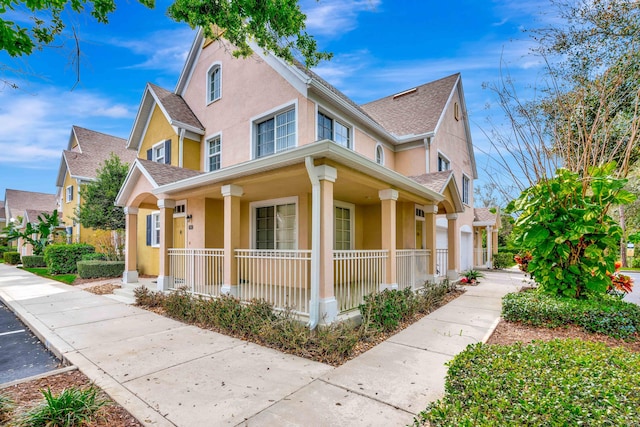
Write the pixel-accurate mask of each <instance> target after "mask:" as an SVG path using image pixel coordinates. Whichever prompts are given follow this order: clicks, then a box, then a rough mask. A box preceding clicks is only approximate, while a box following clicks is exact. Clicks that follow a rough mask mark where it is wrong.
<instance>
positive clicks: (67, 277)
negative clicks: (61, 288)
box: [22, 267, 76, 285]
mask: <svg viewBox="0 0 640 427" xmlns="http://www.w3.org/2000/svg"><path fill="white" fill-rule="evenodd" d="M22 269H23V270H24V271H28V272H29V273H32V274H36V275H38V276H41V277H46V278H47V279H52V280H57V281H58V282H62V283H66V284H67V285H70V284H72V283H73V281H74V280H76V275H75V274H58V275H52V274H49V271H48V270H47V269H46V268H24V267H22Z"/></svg>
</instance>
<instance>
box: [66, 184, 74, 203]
mask: <svg viewBox="0 0 640 427" xmlns="http://www.w3.org/2000/svg"><path fill="white" fill-rule="evenodd" d="M66 200H67V203H69V202H71V201H72V200H73V185H70V186H68V187H67V188H66Z"/></svg>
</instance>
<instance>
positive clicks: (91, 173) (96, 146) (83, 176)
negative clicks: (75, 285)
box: [56, 126, 136, 245]
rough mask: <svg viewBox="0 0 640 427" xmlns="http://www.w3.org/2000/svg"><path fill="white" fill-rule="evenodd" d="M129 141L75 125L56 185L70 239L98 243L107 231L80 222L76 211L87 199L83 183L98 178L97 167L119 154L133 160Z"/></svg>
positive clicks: (68, 239)
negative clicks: (113, 155)
mask: <svg viewBox="0 0 640 427" xmlns="http://www.w3.org/2000/svg"><path fill="white" fill-rule="evenodd" d="M126 144H127V141H126V140H125V139H122V138H118V137H115V136H111V135H107V134H104V133H100V132H96V131H93V130H89V129H84V128H81V127H79V126H73V127H72V128H71V135H70V136H69V143H68V147H67V149H66V150H64V151H63V152H62V157H61V159H60V167H59V169H58V178H57V180H56V186H57V187H58V193H57V194H58V204H59V210H60V213H61V216H60V222H61V225H62V226H64V228H65V231H66V234H67V242H68V243H71V242H73V243H89V244H94V245H95V244H96V243H97V241H98V240H99V239H100V238H101V236H102V235H104V234H105V232H104V231H101V230H94V229H91V228H85V227H83V226H81V225H80V223H78V222H77V221H76V220H75V218H76V211H77V210H78V209H79V208H80V206H81V204H82V203H83V199H82V194H81V190H82V185H83V184H86V183H88V182H91V181H95V180H96V176H97V170H98V169H99V168H100V167H101V166H102V165H103V164H104V162H105V160H107V159H109V158H110V157H111V154H115V155H116V156H118V157H119V158H120V160H121V161H122V162H123V163H127V164H129V165H130V164H132V163H133V161H134V160H135V158H136V153H135V151H131V150H127V148H126Z"/></svg>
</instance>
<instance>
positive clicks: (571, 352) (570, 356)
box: [414, 340, 640, 427]
mask: <svg viewBox="0 0 640 427" xmlns="http://www.w3.org/2000/svg"><path fill="white" fill-rule="evenodd" d="M638 390H640V354H637V353H632V352H630V351H628V350H626V349H623V348H619V347H618V348H610V347H607V346H606V345H604V344H601V343H593V342H584V341H580V340H554V341H550V342H536V343H534V344H528V345H524V344H521V343H518V344H514V345H509V346H498V345H486V344H474V345H470V346H469V347H467V349H466V350H465V351H463V352H462V353H460V354H458V355H457V356H456V357H455V358H454V359H453V360H452V361H451V362H449V370H448V372H447V377H446V381H445V392H446V394H445V396H444V398H443V399H441V400H439V401H437V402H434V403H432V404H430V405H429V406H428V407H427V409H426V410H425V411H424V412H421V413H420V414H419V415H418V417H417V418H416V419H414V426H421V425H427V423H429V425H431V426H434V427H435V426H452V427H453V426H456V427H457V426H516V425H519V426H542V425H545V426H577V425H588V426H614V425H615V426H631V425H638V420H639V419H640V393H638Z"/></svg>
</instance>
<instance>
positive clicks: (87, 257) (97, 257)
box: [81, 252, 107, 261]
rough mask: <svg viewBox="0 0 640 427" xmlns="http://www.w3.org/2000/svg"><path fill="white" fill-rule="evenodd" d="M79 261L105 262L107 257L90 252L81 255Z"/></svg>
mask: <svg viewBox="0 0 640 427" xmlns="http://www.w3.org/2000/svg"><path fill="white" fill-rule="evenodd" d="M81 261H107V256H106V255H105V254H102V253H100V252H90V253H88V254H82V259H81Z"/></svg>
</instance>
